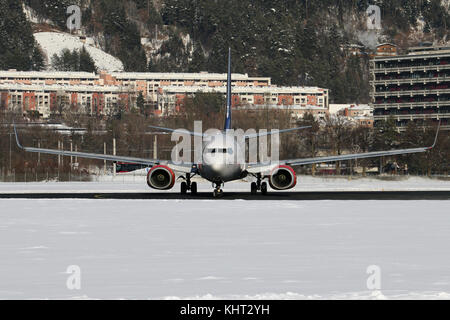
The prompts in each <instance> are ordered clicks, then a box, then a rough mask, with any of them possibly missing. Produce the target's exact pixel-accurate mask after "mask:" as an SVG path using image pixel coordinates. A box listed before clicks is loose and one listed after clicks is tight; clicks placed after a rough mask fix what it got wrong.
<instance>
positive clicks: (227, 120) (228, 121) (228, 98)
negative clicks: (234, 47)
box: [225, 48, 231, 130]
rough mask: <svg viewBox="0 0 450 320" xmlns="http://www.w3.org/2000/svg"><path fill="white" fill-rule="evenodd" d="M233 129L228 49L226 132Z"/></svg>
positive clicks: (229, 55)
mask: <svg viewBox="0 0 450 320" xmlns="http://www.w3.org/2000/svg"><path fill="white" fill-rule="evenodd" d="M230 129H231V48H228V77H227V115H226V118H225V130H230Z"/></svg>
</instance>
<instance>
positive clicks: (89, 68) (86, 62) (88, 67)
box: [78, 46, 97, 72]
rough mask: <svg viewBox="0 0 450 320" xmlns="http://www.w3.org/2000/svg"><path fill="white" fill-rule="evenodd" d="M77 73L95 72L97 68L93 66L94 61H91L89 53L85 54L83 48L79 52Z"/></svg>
mask: <svg viewBox="0 0 450 320" xmlns="http://www.w3.org/2000/svg"><path fill="white" fill-rule="evenodd" d="M78 71H86V72H97V67H96V66H95V62H94V59H92V57H91V55H90V54H89V52H87V50H86V48H85V47H84V46H83V48H81V51H80V62H79V68H78Z"/></svg>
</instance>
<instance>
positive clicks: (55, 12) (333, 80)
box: [0, 0, 450, 103]
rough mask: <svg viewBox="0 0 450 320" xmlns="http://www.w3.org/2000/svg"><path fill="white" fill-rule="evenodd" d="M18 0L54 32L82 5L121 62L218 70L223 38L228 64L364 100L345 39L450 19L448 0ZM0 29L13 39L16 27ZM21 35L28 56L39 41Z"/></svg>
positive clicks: (389, 35) (104, 46)
mask: <svg viewBox="0 0 450 320" xmlns="http://www.w3.org/2000/svg"><path fill="white" fill-rule="evenodd" d="M12 2H17V1H12V0H0V3H1V4H2V5H3V4H4V3H9V4H10V7H11V6H12V5H11V3H12ZM22 2H23V3H24V4H25V5H27V6H28V7H29V8H31V9H32V10H33V12H34V15H33V21H31V19H30V21H25V22H21V24H23V25H24V26H25V25H26V24H31V25H32V26H33V28H35V29H36V28H39V25H40V24H41V25H42V24H44V23H47V24H48V23H51V25H52V27H53V28H56V29H57V30H59V31H61V32H62V31H65V30H66V20H67V15H66V11H65V9H66V8H67V6H69V5H70V4H73V3H77V4H78V5H79V6H80V7H81V8H82V14H83V18H82V30H81V31H80V32H81V34H83V35H85V36H87V37H91V38H95V39H96V43H98V45H99V49H101V50H103V51H104V52H106V53H108V54H110V55H111V56H114V57H116V58H117V59H119V60H120V61H121V62H122V64H123V69H124V70H125V71H145V70H149V71H165V72H186V71H187V72H198V71H210V72H223V71H224V70H225V69H226V66H225V64H226V51H227V50H226V48H227V47H228V46H230V47H231V48H232V51H233V56H234V64H233V71H234V72H241V73H249V74H250V75H252V76H270V77H272V79H273V82H274V83H275V84H279V85H317V86H321V87H326V88H329V89H330V90H331V101H332V102H336V103H344V102H357V103H366V102H368V100H369V95H368V92H369V88H368V57H367V55H362V56H354V55H351V54H349V53H348V51H347V50H346V48H347V47H348V46H349V45H353V44H358V45H362V46H363V47H364V49H363V51H365V52H367V51H369V52H370V50H372V49H373V46H374V45H375V44H376V43H377V42H385V41H389V42H394V43H396V44H397V45H398V46H399V48H400V50H404V49H405V48H407V47H408V46H411V45H417V44H418V43H420V42H421V41H431V42H436V43H442V42H446V41H447V40H448V36H449V32H448V26H449V25H450V14H449V1H448V0H374V1H368V0H350V1H349V0H346V1H343V0H296V1H283V0H272V1H265V0H256V1H242V0H240V1H238V0H228V1H211V0H196V1H191V0H150V1H148V0H76V1H73V0H71V1H69V0H39V1H38V0H22ZM369 3H370V4H376V5H378V6H380V8H381V14H382V21H381V26H382V29H381V30H378V31H371V30H367V24H366V21H367V15H366V13H365V12H366V10H367V8H368V6H369ZM16 7H17V6H16ZM16 9H17V8H16ZM16 9H14V10H16ZM16 11H17V10H16ZM22 20H23V19H22ZM22 20H20V21H22ZM26 28H28V27H26ZM0 36H2V35H1V33H0ZM4 37H6V38H7V40H8V41H10V42H13V40H11V39H9V38H11V37H14V34H13V35H6V36H4ZM28 37H29V39H30V40H28V42H29V44H28V46H29V48H27V52H28V57H29V59H31V53H32V52H33V50H32V49H33V48H35V47H36V46H33V44H32V42H33V41H32V40H31V38H30V36H29V35H28ZM38 38H39V36H38ZM42 45H43V46H47V45H46V44H45V43H44V44H42ZM34 51H36V50H34ZM3 61H5V59H3ZM8 61H9V60H7V59H6V62H3V63H2V54H1V53H0V67H2V68H8V67H10V66H11V65H14V63H11V62H8ZM28 65H30V63H29V64H28ZM23 68H26V64H25V65H24V67H23ZM114 68H115V67H113V69H114Z"/></svg>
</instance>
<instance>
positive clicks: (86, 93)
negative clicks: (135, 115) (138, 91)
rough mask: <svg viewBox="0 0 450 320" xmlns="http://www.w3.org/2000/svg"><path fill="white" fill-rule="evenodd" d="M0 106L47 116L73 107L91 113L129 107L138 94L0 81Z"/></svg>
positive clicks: (107, 88)
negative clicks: (2, 82)
mask: <svg viewBox="0 0 450 320" xmlns="http://www.w3.org/2000/svg"><path fill="white" fill-rule="evenodd" d="M0 97H1V99H0V107H1V108H2V109H9V110H13V111H17V112H22V113H27V112H37V113H39V115H40V116H42V117H43V118H48V117H49V116H50V115H51V113H52V112H62V111H63V109H62V108H67V107H70V108H72V109H73V110H78V111H82V112H86V113H90V114H107V113H108V112H111V111H112V110H114V108H117V107H123V108H124V109H128V108H129V106H130V104H132V103H133V102H134V101H135V99H136V97H135V94H134V93H130V92H126V91H124V90H123V88H121V87H118V86H99V85H92V86H90V85H58V84H53V85H45V84H44V85H35V84H14V83H9V84H0Z"/></svg>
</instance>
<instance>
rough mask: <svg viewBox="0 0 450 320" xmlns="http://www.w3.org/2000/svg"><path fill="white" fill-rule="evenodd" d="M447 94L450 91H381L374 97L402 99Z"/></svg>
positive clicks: (373, 94) (374, 94)
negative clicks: (404, 97) (403, 97)
mask: <svg viewBox="0 0 450 320" xmlns="http://www.w3.org/2000/svg"><path fill="white" fill-rule="evenodd" d="M445 93H450V89H437V90H411V91H380V92H372V96H373V97H385V98H387V97H389V96H391V97H392V96H394V97H401V96H410V97H413V96H417V95H422V96H427V95H441V94H445Z"/></svg>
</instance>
